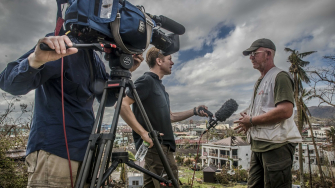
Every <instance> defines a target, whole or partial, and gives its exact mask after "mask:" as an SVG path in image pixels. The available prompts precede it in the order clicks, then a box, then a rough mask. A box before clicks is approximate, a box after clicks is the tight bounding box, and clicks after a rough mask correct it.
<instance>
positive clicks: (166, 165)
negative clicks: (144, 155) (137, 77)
mask: <svg viewBox="0 0 335 188" xmlns="http://www.w3.org/2000/svg"><path fill="white" fill-rule="evenodd" d="M128 83H129V85H130V87H131V89H132V92H133V96H134V98H135V101H136V104H137V106H138V108H139V109H140V112H141V115H142V117H143V119H144V121H145V124H146V127H147V130H148V131H149V132H150V133H153V134H152V135H151V136H152V140H153V142H154V147H156V149H157V152H158V155H159V157H160V159H161V161H162V163H163V166H164V169H165V171H166V173H167V175H168V177H169V179H171V180H172V184H173V186H174V187H179V184H178V181H177V179H175V177H174V176H173V173H172V170H171V168H170V165H169V163H168V162H167V158H166V156H165V155H164V152H163V150H162V147H161V145H160V143H159V141H158V136H157V134H155V132H154V130H153V128H152V125H151V123H150V120H149V118H148V116H147V114H146V112H145V110H144V107H143V105H142V102H141V100H140V97H139V96H138V94H137V91H136V88H135V85H134V83H133V82H132V81H131V80H129V82H128ZM177 178H178V177H177Z"/></svg>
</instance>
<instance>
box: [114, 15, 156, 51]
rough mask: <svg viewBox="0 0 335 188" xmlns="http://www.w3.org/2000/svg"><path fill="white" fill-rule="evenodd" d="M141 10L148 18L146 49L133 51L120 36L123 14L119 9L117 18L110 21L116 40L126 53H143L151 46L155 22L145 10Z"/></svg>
mask: <svg viewBox="0 0 335 188" xmlns="http://www.w3.org/2000/svg"><path fill="white" fill-rule="evenodd" d="M140 10H141V12H142V13H143V14H144V16H145V20H146V30H147V42H146V46H145V49H144V50H143V51H141V52H139V51H132V50H129V49H128V48H127V47H126V45H125V44H124V43H123V41H122V39H121V36H120V32H119V31H120V19H121V14H120V13H119V11H118V12H117V14H116V18H115V20H114V21H113V22H111V23H110V26H111V30H112V34H113V38H114V40H115V43H116V44H117V45H118V46H119V47H120V48H121V49H122V50H123V51H124V52H126V53H128V54H141V53H143V52H144V51H145V50H146V49H147V48H148V46H149V44H150V40H151V34H152V28H153V26H154V24H153V22H152V21H151V18H150V17H149V16H148V15H147V14H146V13H145V12H143V10H142V9H140Z"/></svg>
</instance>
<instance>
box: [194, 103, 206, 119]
mask: <svg viewBox="0 0 335 188" xmlns="http://www.w3.org/2000/svg"><path fill="white" fill-rule="evenodd" d="M201 107H202V108H204V109H206V110H208V107H207V106H205V105H199V106H198V107H197V108H196V113H197V115H198V116H201V117H204V116H206V117H208V114H207V113H206V112H205V111H204V110H199V108H201Z"/></svg>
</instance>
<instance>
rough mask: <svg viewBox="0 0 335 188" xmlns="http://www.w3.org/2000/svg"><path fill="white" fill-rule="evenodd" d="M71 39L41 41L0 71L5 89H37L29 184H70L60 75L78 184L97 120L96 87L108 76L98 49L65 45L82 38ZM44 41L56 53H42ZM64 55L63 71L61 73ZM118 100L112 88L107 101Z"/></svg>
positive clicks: (0, 85) (17, 91) (28, 158)
mask: <svg viewBox="0 0 335 188" xmlns="http://www.w3.org/2000/svg"><path fill="white" fill-rule="evenodd" d="M69 37H70V38H69ZM69 37H68V36H65V35H64V36H53V34H52V33H50V34H48V35H47V36H46V37H44V38H42V39H40V40H39V41H38V43H37V45H36V47H35V49H32V50H30V51H29V52H28V53H26V54H25V55H23V56H22V57H20V58H19V59H18V60H16V61H13V62H11V63H8V65H7V67H6V68H5V70H3V72H2V73H1V74H0V88H1V89H3V90H4V91H6V92H8V93H11V94H13V95H25V94H27V93H28V92H29V91H31V90H33V89H35V105H34V115H33V120H32V124H31V130H30V134H29V140H28V145H27V153H26V154H27V156H26V165H27V167H28V187H71V179H70V170H69V162H68V155H67V149H66V143H65V138H64V130H63V114H62V90H61V77H64V83H63V87H64V106H65V109H64V110H65V112H64V113H65V123H66V125H65V127H66V135H67V143H68V148H69V154H70V159H71V167H72V175H73V183H74V182H75V179H76V174H77V170H78V168H79V166H80V162H81V161H83V158H84V155H85V151H86V148H87V144H88V140H89V136H90V134H91V131H92V128H93V124H94V113H93V108H92V105H93V101H94V98H95V97H96V98H97V99H98V101H100V99H101V96H102V93H101V92H100V94H96V92H95V91H96V89H97V88H96V87H95V85H97V83H98V82H100V83H104V82H105V81H106V80H107V79H108V77H109V75H108V74H107V73H106V70H105V66H104V64H103V62H102V61H101V60H100V58H99V57H98V55H97V54H96V53H95V52H94V51H93V50H91V49H89V50H83V49H76V48H68V49H66V47H65V44H67V45H68V46H69V47H71V46H72V42H71V41H73V42H76V43H77V42H78V41H76V40H75V39H74V38H71V36H69ZM41 43H45V44H47V45H48V46H49V47H50V48H52V49H54V50H55V51H42V50H41V49H40V48H39V46H40V44H41ZM62 57H63V58H64V71H63V73H62V74H61V62H62V60H61V59H60V58H62ZM134 60H135V61H134V62H135V65H134V67H133V69H132V70H135V69H136V68H137V67H138V66H139V65H140V63H141V62H142V61H143V57H142V56H141V55H138V56H135V57H134ZM100 85H101V84H100ZM100 91H101V89H100ZM115 101H116V97H115V95H114V94H113V93H112V92H110V93H109V94H108V97H107V101H106V105H107V106H112V105H113V104H114V103H115Z"/></svg>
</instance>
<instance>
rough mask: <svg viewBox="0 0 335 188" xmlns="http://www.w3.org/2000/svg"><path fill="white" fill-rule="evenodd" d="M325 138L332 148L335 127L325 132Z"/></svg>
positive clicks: (334, 139) (334, 141) (334, 138)
mask: <svg viewBox="0 0 335 188" xmlns="http://www.w3.org/2000/svg"><path fill="white" fill-rule="evenodd" d="M326 136H327V139H328V142H329V143H332V147H334V143H335V127H334V126H331V127H330V129H329V130H326Z"/></svg>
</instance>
